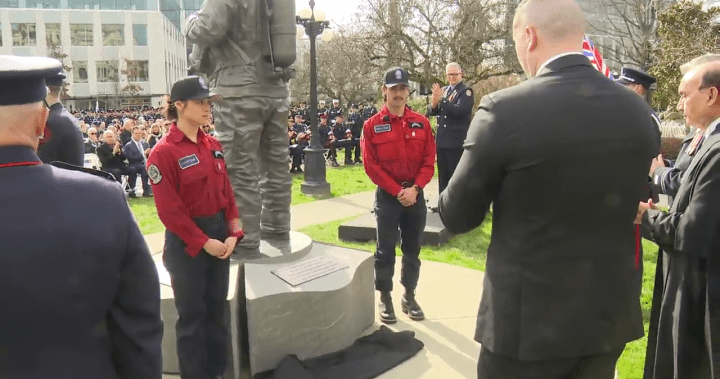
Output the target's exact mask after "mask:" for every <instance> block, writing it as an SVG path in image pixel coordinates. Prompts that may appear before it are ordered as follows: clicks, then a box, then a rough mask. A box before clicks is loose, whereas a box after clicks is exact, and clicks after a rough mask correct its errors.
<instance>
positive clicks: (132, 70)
mask: <svg viewBox="0 0 720 379" xmlns="http://www.w3.org/2000/svg"><path fill="white" fill-rule="evenodd" d="M127 78H128V82H147V81H148V61H127Z"/></svg>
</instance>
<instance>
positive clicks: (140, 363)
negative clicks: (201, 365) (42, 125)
mask: <svg viewBox="0 0 720 379" xmlns="http://www.w3.org/2000/svg"><path fill="white" fill-rule="evenodd" d="M37 160H38V157H37V155H35V153H34V152H33V151H32V150H31V149H29V148H25V147H18V146H10V147H0V167H1V166H2V165H3V164H7V163H12V162H21V161H37ZM80 169H81V168H80ZM78 194H82V196H81V197H80V198H78ZM0 196H1V197H2V199H3V203H2V205H0V212H1V213H2V217H0V240H1V241H2V245H1V246H0V277H2V283H3V284H2V285H1V286H0V299H2V306H3V310H2V312H0V325H2V327H1V328H0V341H2V346H3V348H2V349H0V377H1V378H23V379H44V378H57V379H76V378H103V379H120V378H122V379H160V377H161V375H162V373H161V371H162V354H161V349H160V347H161V342H162V332H163V327H162V321H161V319H160V286H159V282H158V275H157V270H156V268H155V264H154V263H153V261H152V258H151V256H150V251H149V250H148V248H147V244H146V243H145V240H144V238H143V236H142V234H141V233H140V230H139V228H138V226H137V224H136V223H135V221H134V219H133V215H132V213H131V212H130V208H129V207H128V204H127V201H126V200H125V194H124V193H123V191H122V189H121V188H120V186H119V185H118V184H117V183H116V182H115V181H111V180H108V179H104V178H99V177H97V176H94V175H89V174H87V173H84V172H77V171H69V170H64V169H60V168H57V167H53V166H50V165H38V166H16V167H4V168H0ZM88 225H94V226H97V227H98V228H100V229H99V230H93V231H92V232H88V227H87V226H88Z"/></svg>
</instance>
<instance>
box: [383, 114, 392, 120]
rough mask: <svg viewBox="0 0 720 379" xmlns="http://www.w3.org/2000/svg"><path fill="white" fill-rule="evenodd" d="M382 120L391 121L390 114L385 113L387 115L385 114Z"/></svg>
mask: <svg viewBox="0 0 720 379" xmlns="http://www.w3.org/2000/svg"><path fill="white" fill-rule="evenodd" d="M382 120H383V121H390V116H388V115H385V116H383V118H382Z"/></svg>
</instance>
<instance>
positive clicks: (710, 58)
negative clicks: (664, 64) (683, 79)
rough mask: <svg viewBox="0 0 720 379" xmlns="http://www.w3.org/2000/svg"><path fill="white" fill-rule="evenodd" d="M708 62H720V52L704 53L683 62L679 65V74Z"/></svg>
mask: <svg viewBox="0 0 720 379" xmlns="http://www.w3.org/2000/svg"><path fill="white" fill-rule="evenodd" d="M709 62H720V54H705V55H701V56H699V57H697V58H694V59H692V60H691V61H690V62H687V63H684V64H682V65H681V66H680V74H682V75H685V74H687V73H688V72H690V70H692V69H693V68H695V67H698V66H700V65H702V64H704V63H709Z"/></svg>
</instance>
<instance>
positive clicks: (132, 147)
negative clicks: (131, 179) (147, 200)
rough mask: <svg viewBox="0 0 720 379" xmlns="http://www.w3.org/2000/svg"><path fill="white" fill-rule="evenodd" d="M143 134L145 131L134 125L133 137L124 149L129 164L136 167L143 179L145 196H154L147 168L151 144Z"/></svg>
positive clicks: (133, 167)
mask: <svg viewBox="0 0 720 379" xmlns="http://www.w3.org/2000/svg"><path fill="white" fill-rule="evenodd" d="M142 134H143V131H142V129H140V127H137V126H136V127H134V128H133V129H132V139H130V141H128V142H127V143H126V144H125V148H124V149H123V151H125V156H126V157H127V160H128V166H129V167H130V168H132V169H134V170H135V172H136V173H137V174H139V175H140V178H141V179H142V187H143V197H152V188H150V182H149V181H148V173H147V169H146V168H145V165H146V163H147V157H148V155H150V145H148V143H147V142H145V141H144V140H143V139H142ZM133 189H135V188H133Z"/></svg>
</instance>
